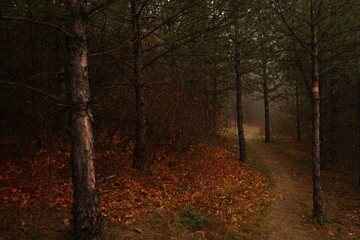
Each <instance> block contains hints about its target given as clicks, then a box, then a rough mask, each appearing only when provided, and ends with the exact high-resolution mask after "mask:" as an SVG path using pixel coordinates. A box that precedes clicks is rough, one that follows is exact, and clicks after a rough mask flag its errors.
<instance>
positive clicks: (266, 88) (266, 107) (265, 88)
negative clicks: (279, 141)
mask: <svg viewBox="0 0 360 240" xmlns="http://www.w3.org/2000/svg"><path fill="white" fill-rule="evenodd" d="M262 75H263V97H264V111H265V114H264V115H265V142H266V143H269V142H270V108H269V86H268V78H267V60H266V58H264V59H263V60H262Z"/></svg>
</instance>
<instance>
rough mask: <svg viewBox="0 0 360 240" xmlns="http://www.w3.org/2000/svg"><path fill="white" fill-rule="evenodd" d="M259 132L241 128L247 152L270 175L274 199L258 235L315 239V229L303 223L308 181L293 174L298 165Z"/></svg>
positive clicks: (307, 206)
mask: <svg viewBox="0 0 360 240" xmlns="http://www.w3.org/2000/svg"><path fill="white" fill-rule="evenodd" d="M259 131H260V130H259V128H258V127H255V126H246V127H245V135H246V139H247V144H248V147H249V149H250V154H253V155H254V159H256V161H257V165H260V166H262V167H263V168H264V169H266V171H267V172H268V173H269V175H270V177H271V185H272V188H271V193H272V198H274V202H272V204H271V205H270V206H269V208H268V210H267V211H266V212H265V214H264V217H263V218H262V227H261V228H262V229H261V234H262V237H263V238H266V239H274V240H287V239H288V240H307V239H309V240H310V239H312V240H314V239H318V238H319V236H316V235H317V234H316V233H315V231H314V230H315V229H314V228H313V227H311V224H306V221H307V220H306V219H307V217H308V216H309V214H310V211H311V207H310V206H311V205H310V204H311V191H309V190H311V186H310V185H309V183H308V181H305V180H304V179H302V178H299V177H295V176H296V171H297V168H299V166H297V165H296V164H294V163H293V162H290V161H288V160H287V159H286V157H285V156H284V155H281V154H278V153H276V151H275V150H274V149H272V148H271V147H270V146H268V145H267V144H265V143H264V142H262V140H260V139H258V136H259ZM262 167H261V168H262Z"/></svg>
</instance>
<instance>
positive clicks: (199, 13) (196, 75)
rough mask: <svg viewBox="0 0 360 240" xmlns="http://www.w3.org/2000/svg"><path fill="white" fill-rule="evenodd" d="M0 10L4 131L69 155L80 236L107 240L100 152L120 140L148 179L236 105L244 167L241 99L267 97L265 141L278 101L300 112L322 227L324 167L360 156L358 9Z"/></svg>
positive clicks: (180, 5) (332, 5)
mask: <svg viewBox="0 0 360 240" xmlns="http://www.w3.org/2000/svg"><path fill="white" fill-rule="evenodd" d="M0 8H1V12H0V14H1V22H0V53H1V57H0V84H1V89H0V109H1V111H0V127H1V132H0V134H1V137H2V138H3V139H4V140H7V141H13V142H14V144H16V145H17V146H18V147H19V148H22V147H26V146H28V145H30V144H32V143H36V145H37V147H38V148H42V147H47V146H46V145H48V144H53V143H54V142H62V143H63V146H64V147H65V148H71V152H72V154H71V161H72V175H73V184H74V200H75V201H74V208H73V218H74V236H75V237H76V238H77V239H100V238H101V217H100V211H99V200H98V193H97V187H96V179H95V169H94V161H95V159H94V149H95V151H96V150H98V151H100V149H107V148H111V147H113V145H112V142H113V140H114V138H115V137H118V138H120V139H121V142H120V144H118V146H117V147H119V148H124V149H126V148H127V147H128V146H129V145H130V144H131V143H132V142H134V143H135V148H134V153H133V167H134V168H136V169H139V170H143V171H145V172H147V173H148V174H151V163H152V162H153V161H154V159H155V158H156V155H157V151H158V150H160V149H161V150H163V149H166V150H167V151H175V152H176V151H177V152H181V151H183V150H185V149H186V148H188V147H189V146H190V145H192V144H194V143H196V142H197V141H200V140H202V139H204V138H206V137H209V136H211V135H213V134H214V133H215V132H216V131H217V130H219V129H221V128H223V127H224V126H226V121H225V120H226V113H227V112H228V108H229V107H230V106H234V103H235V105H236V110H237V128H238V135H239V145H240V152H239V160H240V161H246V147H245V137H244V130H243V117H244V116H243V112H242V107H243V103H242V100H243V97H244V95H251V94H252V95H256V96H258V97H260V98H261V99H262V100H263V103H264V109H265V112H264V119H265V121H264V122H265V125H264V130H265V141H266V142H270V141H271V137H270V134H271V133H270V130H271V121H270V117H271V115H270V113H271V106H272V105H271V104H272V103H273V102H275V101H276V100H279V101H286V102H287V103H293V104H287V107H288V111H289V112H290V113H293V114H292V115H291V116H289V117H290V118H293V119H295V120H294V124H287V126H289V127H290V128H291V130H292V131H293V132H296V138H297V140H299V141H301V140H304V139H305V140H306V137H309V136H311V137H312V141H313V144H314V145H313V146H314V152H313V155H314V161H313V171H314V172H313V179H314V216H315V218H316V219H317V221H318V222H319V223H321V222H322V204H321V183H320V172H321V169H320V168H321V167H322V168H323V169H326V168H327V166H328V164H329V163H330V162H334V161H342V160H343V159H344V158H346V157H347V156H346V155H345V152H348V153H350V154H349V155H351V156H359V154H357V153H358V152H359V146H360V134H359V132H360V117H359V116H360V110H359V109H360V105H359V103H360V100H359V99H360V95H359V94H360V90H359V89H360V87H359V86H360V84H359V83H360V80H359V67H358V65H359V47H358V46H359V38H358V36H359V21H358V18H357V17H356V14H355V13H356V11H357V10H359V3H358V2H357V1H345V2H344V1H336V0H312V1H289V2H285V1H251V2H249V1H241V0H233V1H224V0H216V1H210V0H209V1H175V0H170V1H169V0H163V1H153V0H129V1H117V0H107V1H106V0H104V1H91V2H88V1H84V0H69V1H66V0H64V1H58V0H54V1H46V0H35V1H16V0H11V1H6V2H5V1H3V2H1V3H0ZM318 90H319V91H318ZM311 109H312V110H311ZM354 128H356V129H358V131H352V129H354ZM49 139H52V140H51V141H49ZM352 142H357V144H355V145H354V144H351V143H352ZM342 143H343V145H342ZM353 145H354V146H353ZM359 163H360V161H359V160H357V166H358V167H359V172H360V164H359ZM351 166H353V164H352V165H351ZM359 176H360V175H359ZM359 182H360V180H359Z"/></svg>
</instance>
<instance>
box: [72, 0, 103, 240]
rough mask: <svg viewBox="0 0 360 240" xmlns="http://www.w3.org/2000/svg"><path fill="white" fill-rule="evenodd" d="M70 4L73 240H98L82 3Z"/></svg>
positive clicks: (97, 211) (77, 1)
mask: <svg viewBox="0 0 360 240" xmlns="http://www.w3.org/2000/svg"><path fill="white" fill-rule="evenodd" d="M70 4H71V11H72V13H73V15H74V19H73V20H72V22H71V23H70V24H69V32H70V33H71V34H72V35H73V37H70V38H69V39H68V41H67V49H68V54H69V83H70V84H69V85H70V86H69V91H70V100H71V133H72V136H71V139H72V151H71V162H72V181H73V188H74V205H73V210H72V214H73V218H74V219H73V221H74V223H73V230H74V235H75V236H74V239H78V240H83V239H84V240H85V239H87V240H89V239H90V240H98V239H101V215H100V208H99V200H98V194H97V191H96V184H95V183H96V182H95V169H94V153H93V132H92V128H91V123H92V114H91V110H90V107H89V100H90V88H89V81H88V66H87V43H86V34H85V27H84V24H83V20H82V19H81V17H82V16H81V14H80V12H81V7H82V4H83V1H80V0H72V1H70Z"/></svg>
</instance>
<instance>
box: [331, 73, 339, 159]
mask: <svg viewBox="0 0 360 240" xmlns="http://www.w3.org/2000/svg"><path fill="white" fill-rule="evenodd" d="M330 105H331V106H330V107H331V112H330V134H329V161H334V160H335V158H336V131H337V120H336V119H337V111H336V99H335V88H334V79H333V78H332V77H330Z"/></svg>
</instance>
